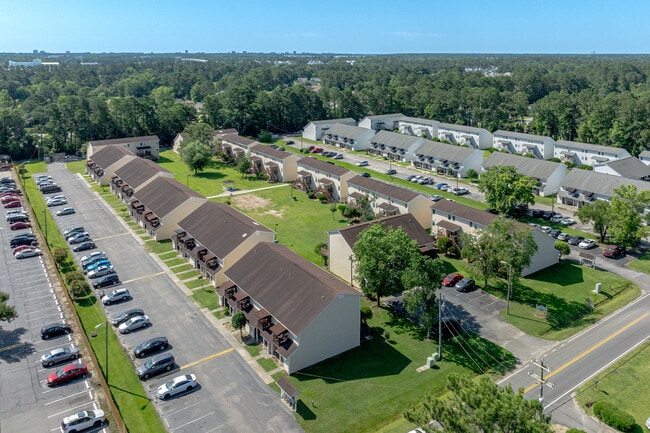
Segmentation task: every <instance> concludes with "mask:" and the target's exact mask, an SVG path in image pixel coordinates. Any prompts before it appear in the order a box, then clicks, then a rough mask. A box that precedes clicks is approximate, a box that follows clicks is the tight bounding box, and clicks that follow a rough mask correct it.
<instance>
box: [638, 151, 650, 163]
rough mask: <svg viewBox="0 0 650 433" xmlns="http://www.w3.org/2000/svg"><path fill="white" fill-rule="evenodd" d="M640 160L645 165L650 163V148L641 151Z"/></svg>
mask: <svg viewBox="0 0 650 433" xmlns="http://www.w3.org/2000/svg"><path fill="white" fill-rule="evenodd" d="M639 161H641V162H642V163H644V164H645V165H650V150H644V151H643V152H641V153H639Z"/></svg>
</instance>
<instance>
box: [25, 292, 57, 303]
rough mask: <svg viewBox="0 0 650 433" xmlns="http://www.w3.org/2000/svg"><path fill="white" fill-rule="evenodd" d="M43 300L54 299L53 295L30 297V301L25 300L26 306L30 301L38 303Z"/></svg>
mask: <svg viewBox="0 0 650 433" xmlns="http://www.w3.org/2000/svg"><path fill="white" fill-rule="evenodd" d="M43 298H50V299H52V294H51V293H49V292H48V293H47V294H45V295H43V296H36V297H32V296H30V297H29V299H25V304H27V303H28V302H29V301H38V300H40V299H43Z"/></svg>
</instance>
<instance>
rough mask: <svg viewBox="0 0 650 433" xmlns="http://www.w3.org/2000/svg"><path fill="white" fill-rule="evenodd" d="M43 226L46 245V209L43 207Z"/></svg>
mask: <svg viewBox="0 0 650 433" xmlns="http://www.w3.org/2000/svg"><path fill="white" fill-rule="evenodd" d="M43 226H44V228H45V245H47V209H43Z"/></svg>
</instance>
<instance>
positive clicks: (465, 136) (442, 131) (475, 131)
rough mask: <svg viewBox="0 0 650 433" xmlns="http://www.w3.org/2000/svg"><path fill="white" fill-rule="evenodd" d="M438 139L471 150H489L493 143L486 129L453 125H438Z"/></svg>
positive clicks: (492, 138)
mask: <svg viewBox="0 0 650 433" xmlns="http://www.w3.org/2000/svg"><path fill="white" fill-rule="evenodd" d="M438 139H439V140H446V141H449V142H450V143H452V144H458V145H460V146H467V147H469V148H471V149H489V148H490V147H492V145H493V142H494V137H493V136H492V134H490V132H489V131H488V130H487V129H483V128H474V127H472V126H463V125H456V124H453V123H439V124H438Z"/></svg>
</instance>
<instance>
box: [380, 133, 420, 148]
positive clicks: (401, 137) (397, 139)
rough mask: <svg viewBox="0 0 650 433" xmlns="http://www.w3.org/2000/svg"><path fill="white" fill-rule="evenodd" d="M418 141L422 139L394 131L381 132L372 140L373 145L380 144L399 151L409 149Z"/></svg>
mask: <svg viewBox="0 0 650 433" xmlns="http://www.w3.org/2000/svg"><path fill="white" fill-rule="evenodd" d="M418 141H422V138H420V137H415V136H413V135H407V134H398V133H397V132H392V131H379V132H378V133H376V134H375V135H374V136H373V137H372V138H371V139H370V143H371V144H372V143H378V144H383V145H385V146H389V147H396V148H398V149H408V148H409V147H411V146H413V144H415V143H417V142H418Z"/></svg>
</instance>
